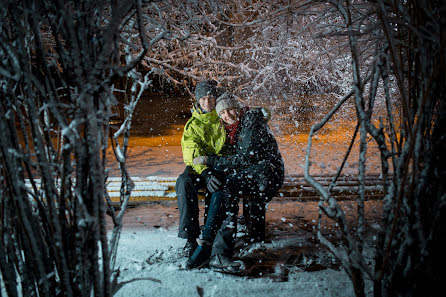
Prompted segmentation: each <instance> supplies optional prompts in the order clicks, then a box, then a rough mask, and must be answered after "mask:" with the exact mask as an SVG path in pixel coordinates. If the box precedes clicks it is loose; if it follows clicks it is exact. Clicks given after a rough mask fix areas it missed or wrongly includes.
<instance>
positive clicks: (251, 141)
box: [208, 108, 284, 192]
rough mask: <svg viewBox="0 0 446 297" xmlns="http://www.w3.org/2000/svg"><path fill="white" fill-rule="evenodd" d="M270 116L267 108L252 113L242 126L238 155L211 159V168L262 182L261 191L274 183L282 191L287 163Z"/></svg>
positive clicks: (236, 146)
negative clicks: (285, 164) (285, 163)
mask: <svg viewBox="0 0 446 297" xmlns="http://www.w3.org/2000/svg"><path fill="white" fill-rule="evenodd" d="M267 115H268V114H267V113H266V111H265V110H264V109H263V108H253V109H250V110H248V111H247V112H246V113H245V114H244V115H243V118H242V119H241V122H240V125H239V127H238V131H237V135H236V139H237V141H236V144H235V146H234V153H233V154H232V155H230V156H228V157H220V156H213V157H210V158H209V161H208V165H210V166H211V167H213V168H214V169H215V170H217V171H223V172H224V173H225V175H226V176H229V175H236V176H237V175H240V177H241V178H243V179H250V178H253V179H255V180H257V181H258V182H259V183H260V190H261V191H263V189H262V188H263V187H262V184H263V185H265V186H267V184H271V182H272V181H274V184H275V185H278V186H279V187H278V188H280V186H281V185H282V183H283V179H284V164H283V159H282V156H281V154H280V151H279V148H278V146H277V142H276V139H275V138H274V135H273V134H272V132H271V130H270V129H269V127H268V123H267ZM251 175H252V177H251ZM262 179H264V180H262ZM274 188H276V187H275V186H274ZM278 188H277V189H275V191H277V190H278ZM275 191H274V192H275Z"/></svg>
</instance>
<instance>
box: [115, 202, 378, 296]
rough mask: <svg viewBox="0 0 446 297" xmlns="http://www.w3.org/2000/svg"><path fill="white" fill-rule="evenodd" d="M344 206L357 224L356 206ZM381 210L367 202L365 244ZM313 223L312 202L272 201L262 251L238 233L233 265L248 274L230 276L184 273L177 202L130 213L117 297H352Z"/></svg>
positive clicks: (329, 229) (329, 226)
mask: <svg viewBox="0 0 446 297" xmlns="http://www.w3.org/2000/svg"><path fill="white" fill-rule="evenodd" d="M341 204H342V206H343V208H344V210H345V211H346V214H347V216H348V217H349V219H351V220H354V219H355V217H354V215H353V214H354V212H355V205H354V203H353V202H352V201H343V202H341ZM380 206H381V202H379V201H367V202H366V215H367V221H366V222H367V226H368V228H367V230H368V236H369V238H372V237H373V232H374V230H375V231H376V229H377V228H379V225H378V224H377V218H378V215H379V214H380V209H381V208H380ZM202 207H203V206H202V205H201V211H202V210H203V209H202ZM201 214H202V212H201ZM317 215H318V211H317V202H296V201H280V199H277V200H276V201H274V200H273V201H272V202H271V203H270V204H269V206H268V210H267V221H266V224H267V240H266V242H265V243H256V244H249V243H245V241H244V240H245V237H244V236H243V235H244V234H243V225H241V226H239V234H238V236H239V238H238V244H237V254H236V257H238V258H240V259H242V260H243V261H245V264H246V268H247V269H246V272H245V273H243V275H238V276H235V275H227V274H222V273H219V272H215V271H212V270H211V269H209V268H204V269H201V270H191V271H188V270H184V268H183V267H184V264H185V261H186V258H185V257H183V256H182V255H181V249H182V247H183V245H184V243H185V241H184V239H180V238H178V237H177V231H178V209H177V207H176V202H175V201H163V202H156V203H155V202H154V203H152V204H151V205H144V206H139V207H136V208H130V209H128V210H127V213H126V214H125V216H124V229H123V232H122V235H121V240H120V243H119V249H118V257H117V267H119V268H120V271H121V273H120V277H119V281H120V282H123V283H125V285H123V286H122V287H121V288H120V290H119V291H118V292H117V294H116V296H122V297H124V296H125V297H127V296H161V297H162V296H231V297H233V296H244V297H246V296H303V297H305V296H312V297H314V296H354V293H353V289H352V284H351V282H350V280H349V279H348V277H347V275H346V274H345V272H344V271H342V270H341V269H340V268H339V265H338V264H337V262H336V260H335V259H334V258H333V257H332V256H331V254H330V253H328V251H327V250H326V249H325V248H324V247H322V246H320V245H319V244H318V242H317V241H316V240H315V226H316V223H317V221H316V220H317ZM109 226H110V228H111V227H112V225H111V223H109ZM323 230H326V234H327V236H329V237H330V236H331V235H332V236H335V231H336V226H335V225H334V224H333V223H331V222H329V221H327V220H324V221H323ZM330 234H331V235H330ZM200 292H201V293H200ZM200 294H202V295H200Z"/></svg>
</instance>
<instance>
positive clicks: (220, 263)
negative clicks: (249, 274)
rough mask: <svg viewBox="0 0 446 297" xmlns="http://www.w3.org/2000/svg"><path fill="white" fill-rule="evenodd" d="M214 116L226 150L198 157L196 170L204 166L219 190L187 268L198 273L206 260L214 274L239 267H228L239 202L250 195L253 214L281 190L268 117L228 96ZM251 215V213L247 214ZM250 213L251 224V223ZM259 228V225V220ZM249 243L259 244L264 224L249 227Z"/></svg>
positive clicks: (277, 153)
mask: <svg viewBox="0 0 446 297" xmlns="http://www.w3.org/2000/svg"><path fill="white" fill-rule="evenodd" d="M216 110H217V114H218V115H219V116H220V118H221V119H222V124H223V126H224V128H225V130H226V134H227V139H226V141H227V144H228V145H229V146H230V147H232V150H233V151H232V154H231V155H230V156H228V157H221V156H202V157H198V158H195V159H194V163H196V164H206V165H208V166H209V167H211V168H213V169H214V170H216V171H217V172H220V173H221V175H222V177H223V178H224V181H225V183H224V188H223V190H222V191H220V192H216V193H214V195H213V197H212V200H211V205H210V207H209V211H208V219H207V221H206V225H205V228H204V229H203V232H202V236H201V240H200V242H199V243H200V245H199V246H198V247H197V249H196V251H195V253H194V254H193V255H192V257H191V258H190V259H189V261H188V263H187V266H188V268H194V267H201V266H203V265H205V264H206V263H207V261H209V257H211V256H212V257H211V260H210V263H209V264H210V266H212V267H215V268H222V269H224V268H228V267H229V268H230V267H235V266H237V265H240V264H239V263H237V262H234V261H232V255H233V252H234V244H235V235H236V233H237V231H236V230H237V228H236V224H237V214H238V203H239V198H240V196H243V195H250V196H252V199H254V202H255V203H254V205H256V207H254V208H257V209H258V211H257V212H258V213H260V214H263V211H261V210H262V209H263V208H264V207H265V206H266V204H267V203H268V202H269V201H270V200H271V199H272V198H273V197H274V195H275V194H276V193H277V191H278V190H279V189H280V187H281V186H282V184H283V180H284V164H283V159H282V156H281V154H280V151H279V148H278V146H277V142H276V140H275V138H274V136H273V134H272V133H271V131H270V129H269V127H268V123H267V122H268V120H269V117H270V115H269V112H267V111H266V110H265V109H264V108H258V107H257V108H251V109H250V108H248V107H246V106H244V105H243V104H242V103H241V102H240V101H238V100H237V99H236V98H235V97H234V96H233V95H232V94H230V93H224V94H223V95H222V96H220V97H219V98H218V99H217V105H216ZM252 210H253V209H252ZM255 215H256V214H255V210H254V218H252V220H253V221H254V222H255V220H256V217H255ZM259 221H262V222H264V221H263V220H259ZM253 228H254V231H257V232H254V233H256V234H254V235H252V236H254V240H255V241H262V240H264V232H265V230H264V224H263V226H262V224H260V225H259V226H257V230H255V229H256V226H253Z"/></svg>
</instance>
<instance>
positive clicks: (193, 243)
mask: <svg viewBox="0 0 446 297" xmlns="http://www.w3.org/2000/svg"><path fill="white" fill-rule="evenodd" d="M197 246H198V244H197V240H196V239H195V238H194V239H188V240H187V242H186V244H185V245H184V247H183V251H182V255H183V256H184V257H188V258H190V257H191V256H192V254H193V253H194V251H195V249H196V248H197Z"/></svg>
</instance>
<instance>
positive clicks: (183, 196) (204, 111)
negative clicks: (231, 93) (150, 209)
mask: <svg viewBox="0 0 446 297" xmlns="http://www.w3.org/2000/svg"><path fill="white" fill-rule="evenodd" d="M222 93H223V90H221V89H220V88H217V82H216V81H214V80H204V81H200V82H199V83H198V84H197V86H196V88H195V99H196V103H195V104H194V106H193V108H192V117H191V118H190V119H189V121H187V123H186V125H185V126H184V132H183V137H182V138H181V147H182V150H183V160H184V163H186V169H185V170H184V172H183V173H182V174H181V175H180V176H179V177H178V179H177V182H176V185H175V191H176V194H177V199H178V209H179V212H180V225H179V232H178V236H179V237H181V238H185V239H187V242H186V245H185V246H184V249H183V251H184V253H185V254H187V255H189V254H190V253H191V252H193V251H194V250H195V248H196V247H197V241H196V239H197V238H198V236H199V235H200V226H199V221H198V215H199V210H198V198H197V193H198V190H200V189H202V188H206V189H207V192H208V193H206V195H208V194H209V193H213V192H215V191H217V190H218V189H220V187H221V185H222V182H221V180H220V179H219V178H218V176H216V175H215V172H214V171H213V170H212V169H210V168H209V167H208V166H206V165H195V164H193V162H192V161H193V159H194V158H195V157H199V156H206V155H209V154H216V155H219V154H221V152H222V150H223V147H224V144H225V140H226V132H225V130H224V129H223V127H222V126H221V124H220V119H219V117H218V115H217V113H216V111H215V104H216V98H217V97H218V96H219V95H220V94H222Z"/></svg>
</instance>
